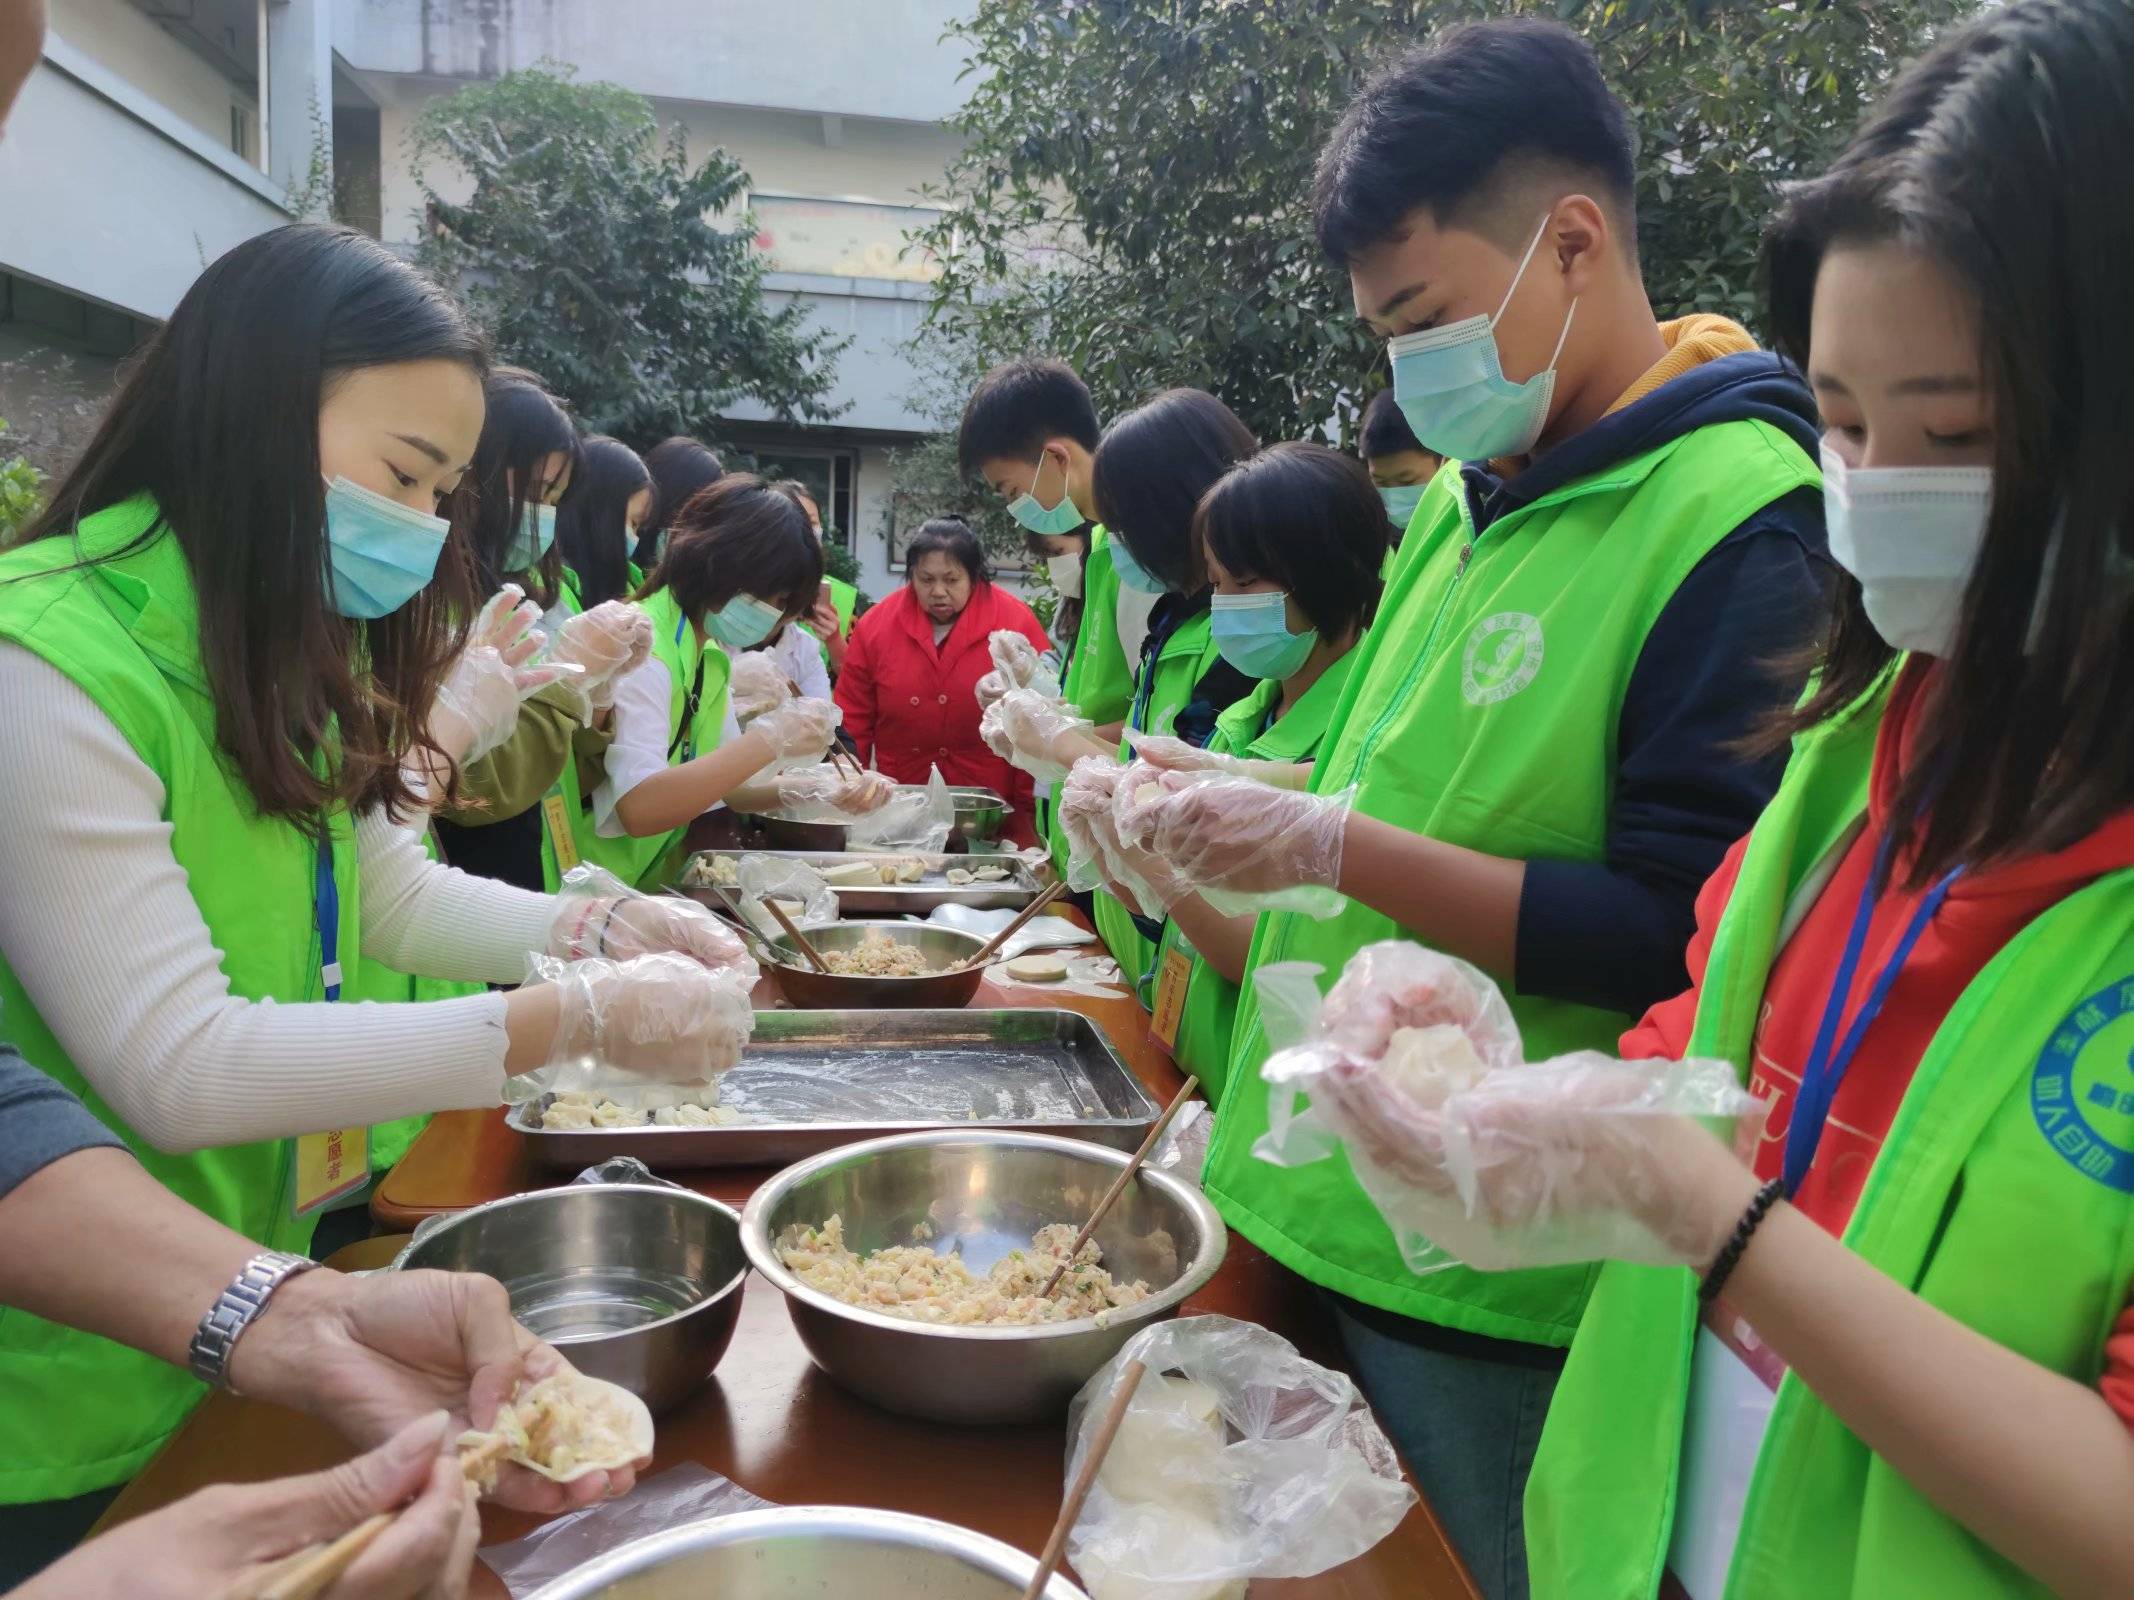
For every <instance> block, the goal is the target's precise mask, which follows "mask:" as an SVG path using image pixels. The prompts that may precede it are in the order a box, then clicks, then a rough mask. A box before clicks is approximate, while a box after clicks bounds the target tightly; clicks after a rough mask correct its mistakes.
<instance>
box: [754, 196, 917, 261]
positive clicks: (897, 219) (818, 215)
mask: <svg viewBox="0 0 2134 1600" xmlns="http://www.w3.org/2000/svg"><path fill="white" fill-rule="evenodd" d="M748 206H749V210H750V211H751V212H752V213H754V215H755V218H756V248H757V249H758V250H759V251H761V252H762V253H763V254H764V255H765V256H767V257H769V258H770V265H771V268H772V270H773V271H776V272H805V273H812V274H814V275H816V276H818V277H825V278H876V279H887V280H889V281H890V282H893V283H931V282H933V281H934V279H936V278H938V277H940V276H941V264H940V263H939V262H938V261H936V260H935V259H934V257H933V254H932V252H931V251H927V250H922V249H920V248H919V247H918V246H917V245H914V244H911V243H910V242H909V241H908V240H907V239H906V237H905V236H906V235H907V234H909V233H913V232H916V231H917V230H919V229H921V228H926V227H931V226H932V225H933V224H934V223H935V222H936V221H938V220H939V219H940V216H941V213H940V212H938V211H935V210H933V209H931V208H929V207H927V206H886V205H877V204H875V203H874V202H872V201H867V200H815V199H808V198H806V197H804V196H800V195H785V194H752V195H750V196H749V197H748Z"/></svg>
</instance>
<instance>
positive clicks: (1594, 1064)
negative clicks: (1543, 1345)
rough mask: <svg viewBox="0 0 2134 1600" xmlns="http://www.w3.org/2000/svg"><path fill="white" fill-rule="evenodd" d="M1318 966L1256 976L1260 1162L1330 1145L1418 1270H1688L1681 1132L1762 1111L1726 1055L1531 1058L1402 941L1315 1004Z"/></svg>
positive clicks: (1375, 948)
mask: <svg viewBox="0 0 2134 1600" xmlns="http://www.w3.org/2000/svg"><path fill="white" fill-rule="evenodd" d="M1320 971H1321V969H1319V968H1317V967H1313V966H1308V965H1304V964H1301V963H1295V962H1288V963H1281V964H1277V965H1274V966H1270V967H1267V968H1264V969H1262V970H1261V972H1259V973H1258V974H1257V975H1256V978H1255V981H1256V983H1257V984H1258V987H1259V992H1260V1004H1261V1015H1262V1017H1263V1019H1264V1025H1265V1027H1266V1031H1267V1038H1268V1042H1269V1043H1270V1044H1272V1045H1274V1046H1275V1047H1276V1048H1275V1050H1274V1052H1273V1053H1272V1054H1271V1055H1269V1056H1268V1058H1267V1060H1266V1061H1265V1062H1264V1063H1263V1064H1262V1065H1261V1068H1260V1076H1261V1077H1262V1078H1264V1079H1265V1080H1266V1082H1267V1085H1268V1094H1267V1111H1268V1124H1267V1131H1266V1133H1264V1134H1262V1135H1261V1136H1260V1139H1259V1141H1258V1142H1257V1143H1256V1144H1255V1145H1254V1146H1253V1152H1252V1153H1253V1154H1254V1155H1255V1156H1257V1157H1258V1158H1259V1159H1260V1160H1262V1161H1266V1162H1268V1163H1270V1164H1271V1165H1274V1166H1283V1167H1294V1166H1303V1165H1306V1164H1308V1163H1310V1162H1313V1161H1321V1160H1324V1159H1326V1158H1327V1157H1328V1156H1330V1155H1332V1154H1333V1153H1334V1151H1335V1150H1336V1149H1337V1148H1339V1149H1342V1150H1345V1151H1346V1152H1347V1155H1348V1159H1349V1165H1350V1167H1351V1169H1352V1170H1353V1171H1354V1172H1355V1174H1356V1181H1357V1182H1358V1183H1359V1184H1360V1185H1361V1186H1362V1188H1363V1190H1364V1192H1365V1193H1366V1194H1367V1195H1369V1196H1370V1198H1371V1201H1372V1204H1373V1205H1374V1206H1376V1207H1377V1209H1378V1212H1379V1214H1380V1215H1381V1216H1382V1217H1384V1218H1385V1221H1386V1224H1387V1226H1388V1227H1390V1228H1391V1229H1392V1231H1393V1236H1394V1241H1395V1243H1396V1244H1397V1245H1398V1247H1399V1249H1400V1253H1401V1258H1402V1260H1403V1261H1405V1262H1406V1263H1407V1266H1408V1269H1409V1270H1410V1271H1411V1272H1415V1273H1418V1274H1425V1273H1431V1272H1437V1271H1441V1270H1443V1269H1444V1268H1446V1267H1450V1266H1455V1265H1466V1266H1470V1267H1477V1268H1480V1269H1482V1270H1485V1271H1499V1270H1505V1269H1510V1268H1518V1267H1539V1266H1555V1265H1561V1264H1564V1263H1567V1262H1581V1261H1597V1260H1603V1259H1615V1260H1626V1261H1646V1262H1655V1263H1672V1262H1676V1261H1682V1260H1689V1259H1693V1258H1694V1256H1695V1254H1696V1247H1695V1246H1694V1245H1693V1244H1691V1243H1689V1242H1687V1241H1689V1240H1691V1239H1694V1238H1696V1237H1698V1236H1699V1235H1700V1230H1699V1228H1698V1227H1697V1226H1696V1224H1695V1220H1694V1217H1693V1216H1692V1215H1691V1213H1690V1208H1689V1206H1688V1204H1687V1202H1686V1200H1678V1198H1677V1197H1676V1195H1675V1194H1674V1192H1673V1188H1672V1185H1673V1183H1674V1181H1675V1179H1676V1178H1677V1176H1678V1175H1679V1173H1680V1172H1681V1170H1682V1161H1681V1159H1680V1156H1681V1151H1682V1147H1681V1145H1680V1143H1679V1142H1678V1141H1679V1140H1681V1139H1682V1138H1684V1137H1696V1138H1706V1137H1709V1136H1710V1135H1709V1134H1708V1133H1707V1132H1705V1131H1704V1130H1701V1129H1697V1128H1695V1127H1692V1126H1689V1125H1688V1124H1687V1122H1686V1119H1692V1118H1694V1119H1704V1120H1713V1121H1719V1122H1730V1121H1731V1120H1732V1119H1734V1118H1737V1117H1739V1116H1742V1115H1744V1114H1746V1113H1748V1112H1750V1111H1753V1110H1755V1109H1757V1107H1758V1104H1759V1102H1757V1101H1756V1100H1755V1099H1754V1098H1753V1097H1751V1096H1749V1095H1748V1094H1746V1093H1744V1092H1743V1091H1742V1089H1741V1086H1740V1083H1739V1080H1738V1078H1737V1076H1736V1074H1735V1072H1734V1069H1733V1067H1732V1066H1731V1065H1729V1064H1728V1063H1726V1062H1723V1061H1704V1060H1692V1061H1634V1062H1626V1061H1618V1060H1616V1059H1615V1058H1614V1057H1612V1056H1607V1055H1602V1054H1600V1053H1598V1052H1584V1053H1580V1054H1575V1055H1569V1056H1561V1057H1558V1058H1556V1059H1554V1060H1551V1061H1545V1062H1540V1063H1536V1064H1532V1065H1529V1064H1527V1063H1526V1061H1525V1052H1524V1049H1523V1047H1522V1045H1521V1042H1520V1038H1519V1030H1518V1026H1517V1024H1516V1023H1515V1022H1514V1021H1513V1019H1512V1014H1511V1009H1510V1007H1509V1006H1507V1005H1506V1004H1505V1002H1504V997H1503V995H1502V994H1501V993H1500V992H1499V991H1498V989H1497V987H1496V985H1495V984H1493V983H1492V982H1490V980H1489V979H1488V977H1486V976H1485V975H1484V974H1483V973H1481V972H1479V971H1478V970H1476V969H1475V968H1473V967H1471V966H1469V965H1468V964H1467V963H1465V962H1463V961H1457V960H1454V959H1453V958H1452V957H1450V956H1446V955H1442V954H1440V953H1438V952H1437V951H1434V950H1428V949H1425V948H1423V947H1422V946H1421V945H1415V944H1407V943H1402V942H1399V941H1387V942H1385V943H1381V944H1374V945H1367V946H1365V947H1364V948H1363V949H1362V950H1360V951H1358V952H1357V953H1356V955H1355V956H1353V957H1352V958H1351V959H1350V961H1349V964H1348V967H1347V968H1346V969H1345V970H1344V971H1343V973H1342V975H1341V978H1340V979H1339V981H1337V982H1336V983H1335V984H1334V985H1333V987H1332V988H1331V989H1329V990H1328V991H1327V995H1326V998H1325V1000H1324V1001H1323V1002H1322V1001H1321V1000H1320V999H1319V997H1318V990H1317V985H1316V981H1315V980H1316V979H1317V978H1318V976H1319V975H1320Z"/></svg>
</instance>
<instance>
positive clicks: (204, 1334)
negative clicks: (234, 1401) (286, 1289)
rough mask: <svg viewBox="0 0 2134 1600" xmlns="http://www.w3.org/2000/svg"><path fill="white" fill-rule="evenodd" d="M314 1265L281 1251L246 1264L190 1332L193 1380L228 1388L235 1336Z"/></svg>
mask: <svg viewBox="0 0 2134 1600" xmlns="http://www.w3.org/2000/svg"><path fill="white" fill-rule="evenodd" d="M317 1265H318V1263H317V1262H316V1261H313V1260H311V1259H310V1258H309V1257H308V1256H293V1255H290V1254H289V1253H288V1252H286V1251H283V1250H262V1251H260V1253H259V1254H258V1255H256V1256H254V1257H253V1258H252V1259H251V1260H250V1261H247V1262H246V1263H245V1264H244V1270H243V1271H242V1272H240V1273H238V1274H237V1276H236V1277H235V1278H233V1279H232V1280H231V1281H230V1286H229V1287H228V1288H227V1289H225V1290H223V1291H222V1293H221V1294H220V1295H219V1296H217V1297H216V1300H215V1303H214V1304H213V1305H212V1306H210V1307H208V1313H207V1315H206V1316H204V1317H202V1318H201V1319H200V1326H199V1327H197V1328H195V1329H194V1330H193V1342H192V1344H191V1345H190V1346H189V1347H188V1348H187V1350H186V1359H187V1361H188V1363H189V1364H190V1365H191V1367H192V1369H193V1376H194V1377H196V1378H198V1379H199V1380H200V1381H201V1382H202V1383H205V1384H210V1385H212V1386H213V1387H215V1388H217V1389H227V1388H229V1387H230V1377H229V1368H230V1351H231V1350H232V1349H233V1348H235V1346H236V1344H237V1339H238V1335H240V1334H242V1333H243V1332H244V1331H245V1329H247V1328H249V1327H250V1326H251V1325H252V1322H253V1319H254V1318H256V1317H257V1316H258V1315H259V1314H260V1313H261V1312H262V1311H264V1310H266V1309H267V1301H268V1299H269V1298H270V1297H271V1296H272V1295H273V1293H274V1291H275V1290H276V1289H278V1288H280V1287H281V1286H282V1284H284V1283H285V1282H287V1281H288V1280H289V1279H291V1278H293V1277H295V1276H296V1275H297V1274H298V1273H299V1272H309V1271H310V1270H311V1269H312V1268H313V1267H315V1266H317Z"/></svg>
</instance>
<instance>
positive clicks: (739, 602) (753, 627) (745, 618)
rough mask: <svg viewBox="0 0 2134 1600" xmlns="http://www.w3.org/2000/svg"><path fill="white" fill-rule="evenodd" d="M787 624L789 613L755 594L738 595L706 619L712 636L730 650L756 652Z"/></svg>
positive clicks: (707, 628)
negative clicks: (757, 647)
mask: <svg viewBox="0 0 2134 1600" xmlns="http://www.w3.org/2000/svg"><path fill="white" fill-rule="evenodd" d="M783 621H785V613H784V612H783V611H780V610H779V609H778V608H777V607H776V606H774V605H766V604H765V603H764V602H763V601H761V600H758V599H757V598H756V597H755V596H754V595H752V594H737V595H735V596H734V597H733V598H732V599H731V600H729V601H727V602H726V604H724V605H723V606H721V607H719V609H718V610H716V611H714V612H712V613H711V614H710V615H708V616H707V617H705V618H704V627H705V629H706V631H707V632H709V633H710V634H711V636H712V637H713V638H714V639H716V640H718V641H719V643H721V644H723V645H724V646H726V648H727V649H729V650H753V649H755V648H756V646H757V645H759V644H761V643H763V641H764V640H766V639H768V638H769V637H770V636H771V635H772V634H774V633H776V632H777V631H778V625H779V624H780V623H781V622H783Z"/></svg>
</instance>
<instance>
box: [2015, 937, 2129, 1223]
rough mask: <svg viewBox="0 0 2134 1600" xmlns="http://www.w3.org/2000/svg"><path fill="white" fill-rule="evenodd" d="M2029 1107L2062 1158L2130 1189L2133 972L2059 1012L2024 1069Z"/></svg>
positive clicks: (2100, 1179) (2106, 1181)
mask: <svg viewBox="0 0 2134 1600" xmlns="http://www.w3.org/2000/svg"><path fill="white" fill-rule="evenodd" d="M2030 1112H2031V1115H2032V1116H2033V1117H2035V1118H2036V1119H2037V1124H2038V1131H2039V1132H2040V1133H2042V1134H2044V1135H2045V1137H2046V1139H2047V1141H2048V1142H2050V1144H2051V1145H2052V1147H2053V1148H2054V1149H2055V1150H2057V1151H2058V1152H2059V1153H2060V1155H2061V1158H2062V1159H2063V1160H2065V1161H2066V1162H2067V1164H2068V1165H2069V1166H2071V1167H2073V1168H2074V1169H2075V1170H2076V1171H2077V1172H2079V1173H2081V1174H2082V1175H2083V1176H2084V1177H2086V1178H2094V1179H2096V1180H2097V1182H2099V1183H2101V1184H2105V1185H2107V1186H2108V1187H2110V1188H2114V1189H2117V1190H2118V1191H2119V1192H2120V1193H2121V1194H2134V973H2130V974H2129V975H2128V976H2126V977H2124V978H2122V979H2120V980H2119V982H2117V983H2114V984H2112V985H2110V986H2108V987H2106V988H2103V989H2099V990H2098V991H2097V992H2096V993H2095V994H2093V995H2091V996H2090V997H2089V998H2088V999H2087V1000H2085V1001H2083V1002H2082V1004H2080V1005H2079V1006H2077V1007H2075V1009H2074V1010H2072V1011H2070V1012H2069V1013H2068V1014H2067V1015H2066V1016H2064V1017H2062V1018H2061V1019H2060V1025H2059V1026H2058V1027H2057V1028H2055V1029H2053V1032H2052V1038H2051V1039H2050V1040H2048V1041H2047V1042H2046V1045H2045V1048H2044V1049H2043V1050H2041V1051H2040V1052H2039V1053H2038V1064H2037V1066H2036V1067H2035V1068H2034V1069H2032V1071H2031V1074H2030Z"/></svg>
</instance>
